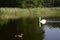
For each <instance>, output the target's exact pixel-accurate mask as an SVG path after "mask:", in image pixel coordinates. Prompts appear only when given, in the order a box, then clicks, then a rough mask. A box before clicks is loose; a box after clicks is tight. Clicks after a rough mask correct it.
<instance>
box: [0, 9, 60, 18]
mask: <svg viewBox="0 0 60 40" xmlns="http://www.w3.org/2000/svg"><path fill="white" fill-rule="evenodd" d="M59 14H60V8H29V9H28V8H27V9H21V8H0V18H3V19H4V18H7V19H8V18H20V17H39V16H40V17H60V15H59Z"/></svg>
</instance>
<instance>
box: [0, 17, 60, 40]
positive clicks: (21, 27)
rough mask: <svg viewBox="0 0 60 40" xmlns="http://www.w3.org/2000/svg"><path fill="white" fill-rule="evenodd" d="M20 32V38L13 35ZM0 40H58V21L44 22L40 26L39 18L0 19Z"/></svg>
mask: <svg viewBox="0 0 60 40" xmlns="http://www.w3.org/2000/svg"><path fill="white" fill-rule="evenodd" d="M45 19H46V20H49V21H50V20H52V21H53V20H55V21H56V20H60V19H59V18H57V19H55V18H45ZM21 33H22V34H23V36H22V38H17V37H15V35H18V34H21ZM0 40H60V23H53V22H52V23H46V24H44V25H41V27H40V26H39V18H19V19H9V20H0Z"/></svg>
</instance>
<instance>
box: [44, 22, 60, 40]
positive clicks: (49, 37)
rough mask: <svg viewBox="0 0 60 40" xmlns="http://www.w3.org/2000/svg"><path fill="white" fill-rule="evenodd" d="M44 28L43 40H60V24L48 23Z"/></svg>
mask: <svg viewBox="0 0 60 40" xmlns="http://www.w3.org/2000/svg"><path fill="white" fill-rule="evenodd" d="M43 27H44V30H45V34H44V39H43V40H60V23H53V22H52V23H47V24H45V25H43Z"/></svg>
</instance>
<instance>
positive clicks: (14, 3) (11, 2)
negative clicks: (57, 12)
mask: <svg viewBox="0 0 60 40" xmlns="http://www.w3.org/2000/svg"><path fill="white" fill-rule="evenodd" d="M59 6H60V0H0V7H20V8H29V7H32V8H34V7H59Z"/></svg>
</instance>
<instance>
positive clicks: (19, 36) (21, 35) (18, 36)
mask: <svg viewBox="0 0 60 40" xmlns="http://www.w3.org/2000/svg"><path fill="white" fill-rule="evenodd" d="M15 37H16V38H22V37H23V34H20V35H19V34H18V35H15Z"/></svg>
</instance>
